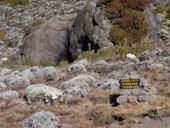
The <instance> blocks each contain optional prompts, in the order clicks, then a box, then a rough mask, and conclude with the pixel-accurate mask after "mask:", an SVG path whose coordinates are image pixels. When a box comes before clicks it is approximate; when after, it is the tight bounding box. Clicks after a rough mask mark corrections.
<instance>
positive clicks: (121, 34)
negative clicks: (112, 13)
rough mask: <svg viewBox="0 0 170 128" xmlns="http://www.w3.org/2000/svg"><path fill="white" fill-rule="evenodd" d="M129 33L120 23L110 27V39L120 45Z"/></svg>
mask: <svg viewBox="0 0 170 128" xmlns="http://www.w3.org/2000/svg"><path fill="white" fill-rule="evenodd" d="M126 35H127V33H126V32H125V30H124V29H122V28H120V26H119V25H114V26H113V27H112V28H111V29H110V36H109V40H110V41H111V42H113V43H114V44H118V45H120V42H123V41H124V38H125V37H126Z"/></svg>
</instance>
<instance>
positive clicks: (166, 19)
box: [161, 18, 169, 23]
mask: <svg viewBox="0 0 170 128" xmlns="http://www.w3.org/2000/svg"><path fill="white" fill-rule="evenodd" d="M168 20H169V19H168V18H164V19H163V20H162V21H161V22H162V23H163V22H166V21H168Z"/></svg>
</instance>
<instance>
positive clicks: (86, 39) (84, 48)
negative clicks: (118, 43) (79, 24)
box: [80, 35, 99, 52]
mask: <svg viewBox="0 0 170 128" xmlns="http://www.w3.org/2000/svg"><path fill="white" fill-rule="evenodd" d="M80 42H82V44H83V46H82V51H88V50H94V51H95V52H97V50H98V49H99V45H98V44H94V43H93V42H92V41H91V40H90V39H89V37H88V36H87V35H85V36H84V37H83V38H82V39H81V40H80ZM89 43H90V49H89V46H88V44H89Z"/></svg>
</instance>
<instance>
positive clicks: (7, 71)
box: [0, 68, 12, 76]
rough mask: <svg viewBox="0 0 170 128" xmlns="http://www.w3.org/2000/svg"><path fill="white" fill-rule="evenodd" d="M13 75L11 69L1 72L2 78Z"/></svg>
mask: <svg viewBox="0 0 170 128" xmlns="http://www.w3.org/2000/svg"><path fill="white" fill-rule="evenodd" d="M10 73H12V71H11V70H10V69H6V68H5V69H2V70H1V72H0V76H4V75H7V74H10Z"/></svg>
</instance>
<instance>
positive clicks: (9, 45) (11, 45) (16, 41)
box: [7, 39, 18, 47]
mask: <svg viewBox="0 0 170 128" xmlns="http://www.w3.org/2000/svg"><path fill="white" fill-rule="evenodd" d="M17 44H18V39H12V40H8V41H7V45H8V47H16V45H17Z"/></svg>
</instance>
